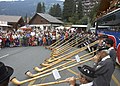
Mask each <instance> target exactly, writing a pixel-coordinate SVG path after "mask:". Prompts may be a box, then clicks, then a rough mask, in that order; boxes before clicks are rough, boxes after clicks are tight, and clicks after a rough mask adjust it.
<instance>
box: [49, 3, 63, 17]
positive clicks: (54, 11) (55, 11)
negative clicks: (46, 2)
mask: <svg viewBox="0 0 120 86" xmlns="http://www.w3.org/2000/svg"><path fill="white" fill-rule="evenodd" d="M49 14H50V15H52V16H54V17H61V14H62V13H61V7H60V5H59V4H57V5H55V4H54V5H53V6H52V7H51V8H50V10H49Z"/></svg>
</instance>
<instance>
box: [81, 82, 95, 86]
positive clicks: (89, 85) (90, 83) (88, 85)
mask: <svg viewBox="0 0 120 86" xmlns="http://www.w3.org/2000/svg"><path fill="white" fill-rule="evenodd" d="M92 85H93V82H89V83H86V84H81V85H80V86H92Z"/></svg>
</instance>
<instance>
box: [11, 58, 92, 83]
mask: <svg viewBox="0 0 120 86" xmlns="http://www.w3.org/2000/svg"><path fill="white" fill-rule="evenodd" d="M93 59H94V58H89V59H86V60H84V61H81V62H79V63H76V64H73V65H70V66H67V67H64V68H62V69H59V70H58V71H59V72H60V71H63V70H65V69H68V68H72V67H75V66H77V65H80V64H83V63H85V62H88V61H91V60H93ZM50 74H52V72H49V73H46V74H43V75H41V76H37V77H33V78H30V79H26V80H23V81H19V80H18V79H17V78H16V77H13V78H12V79H11V82H12V83H13V84H16V85H21V84H24V83H27V82H30V81H33V80H36V79H39V78H42V77H46V76H48V75H50Z"/></svg>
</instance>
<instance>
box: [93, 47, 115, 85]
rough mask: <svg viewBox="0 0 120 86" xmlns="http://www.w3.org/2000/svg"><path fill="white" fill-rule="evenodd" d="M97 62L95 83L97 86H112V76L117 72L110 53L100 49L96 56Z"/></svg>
mask: <svg viewBox="0 0 120 86" xmlns="http://www.w3.org/2000/svg"><path fill="white" fill-rule="evenodd" d="M94 61H95V63H96V64H95V65H94V68H95V76H96V78H94V83H96V85H97V86H110V81H111V77H112V74H113V72H114V70H115V68H114V67H115V66H114V63H113V61H112V58H111V57H110V55H109V51H108V50H107V49H105V48H101V49H99V51H98V53H97V55H96V56H94Z"/></svg>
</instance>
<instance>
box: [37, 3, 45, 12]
mask: <svg viewBox="0 0 120 86" xmlns="http://www.w3.org/2000/svg"><path fill="white" fill-rule="evenodd" d="M36 12H37V13H45V4H44V3H41V2H39V3H38V5H37V10H36Z"/></svg>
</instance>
